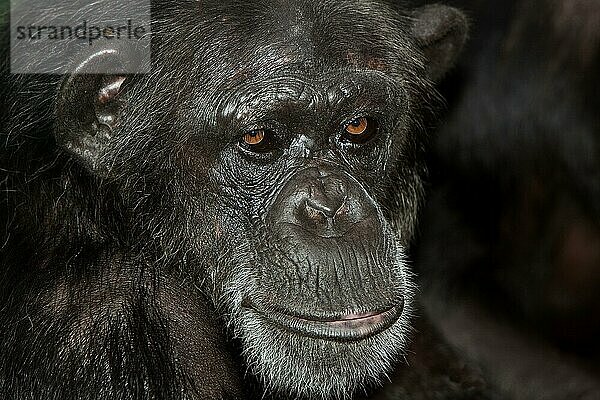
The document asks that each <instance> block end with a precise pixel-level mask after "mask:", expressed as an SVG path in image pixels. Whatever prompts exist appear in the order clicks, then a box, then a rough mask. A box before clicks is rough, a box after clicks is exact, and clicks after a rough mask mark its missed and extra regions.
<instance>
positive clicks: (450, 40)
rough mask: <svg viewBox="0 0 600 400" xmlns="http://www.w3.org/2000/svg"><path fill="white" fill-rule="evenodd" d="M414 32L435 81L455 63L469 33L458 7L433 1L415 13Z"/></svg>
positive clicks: (429, 74)
mask: <svg viewBox="0 0 600 400" xmlns="http://www.w3.org/2000/svg"><path fill="white" fill-rule="evenodd" d="M413 17H414V21H413V27H412V31H413V35H414V36H415V37H416V39H417V44H418V45H419V47H420V48H421V50H422V51H423V54H424V55H425V58H426V61H427V73H428V76H429V78H430V79H431V80H433V81H439V80H440V79H441V78H442V77H443V76H444V74H445V73H446V72H447V71H448V69H450V67H452V66H453V65H454V62H455V61H456V57H457V56H458V54H459V53H460V51H461V49H462V47H463V45H464V43H465V41H466V38H467V32H468V23H467V18H466V16H465V15H464V14H463V13H462V12H461V11H459V10H458V9H456V8H453V7H448V6H444V5H441V4H431V5H427V6H424V7H421V8H418V9H417V10H415V11H414V13H413Z"/></svg>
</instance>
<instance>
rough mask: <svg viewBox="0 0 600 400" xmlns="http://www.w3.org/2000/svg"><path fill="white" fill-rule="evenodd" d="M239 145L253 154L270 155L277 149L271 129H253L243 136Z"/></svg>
mask: <svg viewBox="0 0 600 400" xmlns="http://www.w3.org/2000/svg"><path fill="white" fill-rule="evenodd" d="M239 145H240V146H241V147H242V148H243V149H244V150H246V151H250V152H253V153H270V152H272V151H273V150H275V149H276V147H277V137H276V134H275V131H273V130H271V129H265V128H261V129H253V130H251V131H247V132H245V133H244V134H243V136H242V138H241V139H240V142H239Z"/></svg>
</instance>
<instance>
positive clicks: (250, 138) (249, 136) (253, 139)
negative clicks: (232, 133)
mask: <svg viewBox="0 0 600 400" xmlns="http://www.w3.org/2000/svg"><path fill="white" fill-rule="evenodd" d="M263 140H265V131H264V130H263V129H257V130H254V131H250V132H248V133H246V134H245V135H244V142H245V143H246V144H247V145H250V146H256V145H258V144H260V143H262V142H263Z"/></svg>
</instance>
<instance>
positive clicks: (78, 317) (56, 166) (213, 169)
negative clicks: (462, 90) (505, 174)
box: [0, 0, 484, 399]
mask: <svg viewBox="0 0 600 400" xmlns="http://www.w3.org/2000/svg"><path fill="white" fill-rule="evenodd" d="M99 4H101V3H99ZM123 7H125V6H123ZM48 11H49V12H58V10H48ZM60 11H61V12H64V11H65V10H60ZM67 11H68V10H67ZM152 21H153V24H152V52H153V54H152V56H153V57H152V64H151V66H149V67H150V68H149V69H150V71H151V72H150V73H149V74H146V75H109V74H105V75H99V74H86V73H77V74H71V75H68V76H66V77H62V76H57V77H53V76H43V75H30V76H26V75H19V76H17V75H8V74H7V71H5V74H4V78H3V79H4V80H3V86H4V88H5V90H6V96H4V97H3V100H2V106H3V107H2V108H3V114H2V133H3V135H4V137H3V144H4V145H3V148H2V166H1V167H2V171H3V179H2V182H3V188H4V190H3V191H2V193H3V202H4V203H5V204H6V207H5V208H4V209H3V218H4V222H5V226H6V230H5V232H4V236H3V242H4V246H3V248H2V290H1V298H0V301H1V304H2V310H3V312H2V316H1V321H0V322H1V324H0V338H1V340H0V393H1V394H2V395H3V396H4V397H8V398H13V399H29V398H31V399H34V398H35V399H37V398H60V399H70V398H77V399H92V398H94V399H95V398H103V399H104V398H107V399H113V398H115V399H117V398H118V399H121V398H122V399H129V398H160V399H170V398H186V399H187V398H190V399H217V398H223V397H227V396H229V397H232V398H249V397H252V396H253V394H252V393H249V392H248V391H249V389H248V388H249V387H251V386H252V383H250V382H251V381H255V384H256V390H254V389H251V390H250V391H255V392H256V393H257V394H258V395H261V394H262V393H264V392H267V393H270V394H273V395H274V396H277V397H284V398H286V397H291V398H294V397H301V398H310V399H333V398H348V397H350V396H351V395H352V393H354V392H357V391H359V390H360V389H361V388H366V387H370V386H371V385H372V384H373V383H376V382H379V381H381V379H382V377H383V376H385V374H386V373H389V371H391V369H392V367H393V366H394V365H395V364H396V362H397V361H398V360H399V359H401V358H402V355H403V354H404V353H405V352H406V351H408V344H407V343H408V342H409V340H410V336H411V333H412V328H411V326H412V324H411V315H412V309H413V308H414V306H413V303H414V301H413V294H414V285H413V283H412V280H411V274H410V272H409V271H408V267H407V264H406V262H405V259H404V252H405V249H406V248H407V246H408V244H409V242H410V240H411V237H412V233H413V230H414V226H415V218H416V214H417V210H418V205H419V202H420V200H421V196H422V191H423V190H422V175H423V172H424V165H423V160H422V159H423V157H422V153H423V150H424V147H425V137H426V134H425V131H424V129H423V127H424V126H427V125H428V124H429V123H430V122H431V121H430V120H429V116H430V115H431V112H430V111H431V109H432V108H433V107H434V105H435V98H436V96H435V92H434V91H433V88H432V84H431V81H432V80H435V79H437V78H439V76H441V75H442V74H443V73H444V71H445V70H446V69H447V68H448V67H449V66H450V65H451V64H452V62H453V60H454V57H455V55H456V53H457V52H458V50H459V49H460V47H461V46H462V43H463V41H464V37H465V31H466V27H465V20H464V18H463V17H462V14H460V13H459V12H458V11H456V10H454V9H451V8H448V7H442V6H430V7H425V8H422V9H419V10H417V11H414V12H413V11H411V12H410V13H409V12H406V11H403V10H399V9H396V8H393V7H391V6H389V5H386V4H384V3H381V2H375V1H362V2H359V1H336V2H329V1H318V2H300V1H298V2H295V1H294V2H281V3H279V2H270V1H259V0H256V1H250V2H237V1H230V0H225V1H220V2H196V1H180V2H175V1H163V2H156V3H154V4H153V13H152ZM107 46H108V45H107ZM49 51H53V52H56V51H60V49H59V48H51V49H49ZM65 60H69V62H74V63H75V67H76V70H77V71H79V72H85V71H86V70H87V68H88V67H90V66H97V65H102V64H103V63H113V62H115V63H123V64H126V63H127V62H128V50H127V49H126V48H121V47H114V48H112V47H107V48H103V49H101V51H98V52H96V53H94V54H91V55H90V54H85V55H82V58H81V59H80V60H71V59H68V58H66V59H65ZM65 62H67V61H65ZM38 100H39V101H38ZM424 326H426V325H424ZM426 329H427V334H425V333H422V334H421V336H420V339H421V340H419V341H417V344H418V343H421V345H420V347H419V352H421V355H420V356H418V357H422V356H423V352H424V351H431V352H432V354H434V355H435V356H434V358H435V361H431V360H429V361H427V357H426V356H425V358H417V359H415V360H416V361H415V370H413V371H412V375H411V374H410V373H411V369H410V367H405V369H404V370H405V371H408V372H405V373H401V372H399V373H400V374H401V376H404V377H405V379H404V381H403V380H402V379H400V380H399V382H404V383H406V384H405V385H404V384H400V386H399V387H397V388H396V390H397V393H403V396H404V395H406V396H409V398H414V399H420V398H430V397H431V396H441V395H444V396H446V398H466V397H469V396H471V397H477V398H483V396H484V395H483V390H484V389H482V387H483V386H482V384H481V382H480V381H478V380H476V379H475V380H474V379H472V378H473V376H472V375H471V373H470V372H469V371H467V370H465V369H464V368H462V367H461V366H460V365H459V364H456V365H451V361H448V362H447V363H446V362H445V361H444V362H441V365H440V364H439V363H440V360H451V359H452V357H451V356H450V354H451V352H449V351H447V350H444V349H445V348H444V347H443V346H442V345H439V344H433V343H439V341H438V340H437V339H435V341H432V342H431V343H432V344H431V345H429V344H423V343H422V342H423V341H424V340H425V339H426V338H429V337H435V334H434V332H433V331H431V329H430V328H428V327H427V328H426ZM225 338H228V339H225ZM425 343H429V342H428V341H426V342H425ZM440 346H442V347H440ZM437 355H440V357H439V358H438V357H437ZM411 357H412V356H411ZM413 359H414V357H413ZM418 360H421V361H418ZM245 370H247V371H248V372H250V374H248V376H249V377H248V378H247V379H248V381H244V380H243V378H242V375H243V374H244V371H245ZM401 370H402V369H401ZM401 370H399V371H401ZM449 371H458V372H457V373H456V374H455V375H454V378H455V381H452V380H450V381H448V379H446V377H447V375H448V374H449ZM411 376H412V378H411ZM426 382H429V383H431V386H428V384H427V383H426ZM435 393H437V394H435ZM398 395H400V394H398ZM436 398H439V397H436Z"/></svg>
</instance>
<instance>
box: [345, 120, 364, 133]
mask: <svg viewBox="0 0 600 400" xmlns="http://www.w3.org/2000/svg"><path fill="white" fill-rule="evenodd" d="M368 127H369V121H368V120H367V119H366V118H364V117H363V118H356V119H353V120H352V121H350V123H349V124H348V125H347V126H346V132H348V133H349V134H351V135H362V134H363V133H365V132H366V130H367V128H368Z"/></svg>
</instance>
